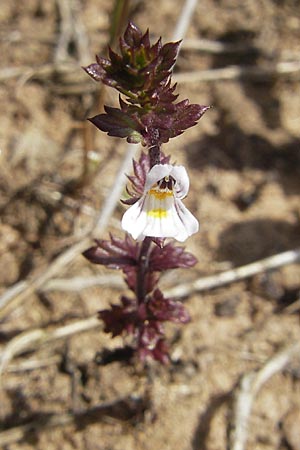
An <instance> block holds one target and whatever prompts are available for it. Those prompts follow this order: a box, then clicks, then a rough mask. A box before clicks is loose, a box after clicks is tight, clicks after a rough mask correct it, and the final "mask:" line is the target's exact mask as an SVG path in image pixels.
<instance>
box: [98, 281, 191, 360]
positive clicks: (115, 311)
mask: <svg viewBox="0 0 300 450" xmlns="http://www.w3.org/2000/svg"><path fill="white" fill-rule="evenodd" d="M99 317H100V318H101V319H102V320H103V322H104V331H105V332H106V333H111V334H112V336H113V337H115V336H119V335H123V334H124V333H126V334H132V335H133V337H134V339H135V341H136V345H137V348H138V352H139V355H140V357H141V358H142V359H145V357H146V356H149V355H151V356H152V357H153V358H154V359H157V360H159V361H161V362H167V361H168V355H167V347H166V345H165V344H164V345H162V344H163V343H164V339H163V338H164V327H163V322H166V321H171V322H174V323H187V322H189V321H190V316H189V314H188V312H187V311H186V309H185V308H184V306H183V305H182V303H180V302H177V301H175V300H173V299H169V298H165V297H164V296H163V294H162V292H161V291H160V290H159V289H155V291H154V292H153V293H152V294H151V295H148V296H147V298H146V301H145V302H144V303H142V304H140V305H138V304H137V302H136V301H135V300H132V299H129V298H128V297H125V296H122V297H121V304H120V305H115V304H112V305H111V307H110V309H105V310H102V311H100V312H99Z"/></svg>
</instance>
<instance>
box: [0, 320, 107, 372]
mask: <svg viewBox="0 0 300 450" xmlns="http://www.w3.org/2000/svg"><path fill="white" fill-rule="evenodd" d="M100 327H101V323H100V322H99V320H98V319H97V317H95V316H92V317H89V318H87V319H83V320H78V321H77V322H74V323H71V324H68V325H63V326H61V327H59V328H54V329H53V330H47V329H44V328H38V329H36V330H32V331H25V332H24V333H21V334H19V335H17V336H16V337H14V338H13V339H11V340H10V341H9V343H8V344H7V345H6V347H5V349H4V350H3V352H2V353H1V354H0V376H1V374H3V372H4V370H5V369H6V367H7V365H8V364H9V362H10V361H11V360H12V359H13V358H14V357H15V356H18V355H20V354H21V353H24V352H25V351H29V350H35V349H36V348H37V347H39V346H41V345H43V344H46V343H49V342H54V341H56V340H58V339H65V338H67V337H70V336H72V335H74V334H77V333H82V332H84V331H90V330H92V329H93V328H100Z"/></svg>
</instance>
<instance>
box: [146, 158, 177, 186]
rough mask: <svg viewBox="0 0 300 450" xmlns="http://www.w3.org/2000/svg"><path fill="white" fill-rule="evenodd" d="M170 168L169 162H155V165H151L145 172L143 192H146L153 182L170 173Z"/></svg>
mask: <svg viewBox="0 0 300 450" xmlns="http://www.w3.org/2000/svg"><path fill="white" fill-rule="evenodd" d="M172 169H173V166H172V165H171V164H156V166H153V167H152V169H150V171H149V172H148V173H147V176H146V183H145V187H144V192H148V191H149V189H151V187H152V186H153V185H154V184H155V183H157V182H158V181H159V180H162V179H163V178H164V177H167V176H168V175H170V173H171V171H172Z"/></svg>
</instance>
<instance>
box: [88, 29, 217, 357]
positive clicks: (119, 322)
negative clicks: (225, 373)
mask: <svg viewBox="0 0 300 450" xmlns="http://www.w3.org/2000/svg"><path fill="white" fill-rule="evenodd" d="M179 45H180V42H170V43H167V44H165V45H162V42H161V39H158V41H157V42H156V43H155V44H154V45H151V43H150V39H149V31H147V32H146V33H145V34H142V32H141V31H140V30H139V28H138V27H137V26H136V25H134V24H133V23H132V22H130V23H129V24H128V26H127V29H126V31H125V33H124V37H121V38H120V40H119V46H120V54H117V53H115V52H114V51H113V50H112V49H111V48H109V58H108V59H106V58H103V57H102V56H97V57H96V63H93V64H91V65H89V66H88V67H85V68H84V69H85V71H86V72H87V73H88V74H89V75H90V76H91V77H92V78H93V79H94V80H96V81H101V82H102V83H104V84H106V85H108V86H110V87H113V88H115V89H117V90H118V91H119V93H120V95H119V105H120V107H119V108H113V107H110V106H105V107H104V109H105V113H103V114H98V115H96V116H95V117H92V118H90V119H89V120H90V121H91V122H92V123H93V124H94V125H95V126H96V127H97V128H99V129H100V130H101V131H104V132H106V133H107V134H108V135H109V136H115V137H121V138H126V139H127V141H128V142H130V143H141V144H142V146H143V147H145V149H146V151H145V152H142V153H141V155H140V157H139V159H138V160H134V161H133V175H130V176H128V179H129V182H130V187H127V193H128V196H129V198H128V199H126V200H123V203H125V204H127V205H129V208H128V209H127V211H126V212H125V214H124V215H123V218H122V223H121V225H122V228H123V229H124V231H126V232H127V234H126V235H125V237H124V239H120V238H116V237H114V236H110V240H96V242H95V245H94V246H93V247H91V248H89V249H88V250H86V251H85V252H84V253H83V255H84V256H85V257H86V258H87V259H88V260H89V261H90V262H92V263H94V264H101V265H105V266H107V267H109V268H114V269H120V270H122V272H123V274H124V278H125V282H126V284H127V286H128V288H129V290H130V291H131V295H130V296H127V295H126V296H125V295H123V296H121V299H120V302H119V303H117V304H115V303H112V304H111V306H110V308H109V309H105V310H102V311H100V312H99V318H100V319H101V320H102V321H103V322H104V331H105V332H107V333H111V334H112V336H113V337H114V336H118V335H123V336H125V335H129V336H131V337H132V350H133V352H136V353H137V354H138V356H139V358H140V359H141V360H142V361H144V360H146V359H147V358H148V357H151V358H154V359H155V360H158V361H160V362H162V363H167V362H168V361H169V350H168V345H167V343H166V340H165V332H164V322H167V321H171V322H175V323H187V322H188V321H189V320H190V316H189V314H188V312H187V310H186V309H185V307H184V306H183V305H182V303H180V302H178V301H175V300H174V299H172V298H166V297H165V296H164V294H163V293H162V292H161V291H160V289H159V288H158V281H159V278H160V275H161V273H162V272H163V271H165V270H169V269H176V268H179V267H180V268H189V267H193V266H194V265H195V264H196V262H197V261H196V258H195V257H194V256H193V255H192V254H190V253H188V252H186V251H185V250H184V248H183V247H180V246H176V245H175V243H174V239H176V240H177V241H180V242H183V241H185V240H186V239H187V238H188V237H189V236H191V235H192V234H194V233H196V232H197V231H198V229H199V224H198V220H197V219H196V218H195V217H194V216H193V214H192V213H191V212H190V211H189V210H188V209H187V208H186V207H185V206H184V204H183V202H182V200H183V199H184V197H186V195H187V193H188V191H189V177H188V174H187V171H186V169H185V168H184V167H183V166H176V165H172V164H171V163H170V157H169V156H165V155H164V153H163V152H162V150H161V146H162V144H164V143H166V142H168V141H169V140H170V139H171V138H173V137H175V136H178V135H179V134H182V133H183V132H184V131H185V130H186V129H188V128H190V127H192V126H194V125H196V123H197V122H198V120H199V119H200V118H201V117H202V115H203V114H204V113H205V112H206V111H207V109H208V108H209V107H208V106H201V105H196V104H190V103H189V101H188V100H183V101H180V102H176V100H177V97H178V95H177V94H175V93H174V92H175V89H176V84H174V85H172V83H171V74H172V69H173V67H174V64H175V62H176V57H177V54H178V49H179ZM167 238H173V240H170V241H167V243H166V239H167Z"/></svg>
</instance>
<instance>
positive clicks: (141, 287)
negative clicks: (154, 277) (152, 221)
mask: <svg viewBox="0 0 300 450" xmlns="http://www.w3.org/2000/svg"><path fill="white" fill-rule="evenodd" d="M151 242H152V239H151V237H149V236H147V237H145V239H144V240H143V242H142V245H141V250H140V255H139V260H138V269H137V280H136V297H137V301H138V304H141V303H142V302H143V301H144V300H145V297H146V294H147V290H146V288H147V271H148V266H149V255H150V247H151Z"/></svg>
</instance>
